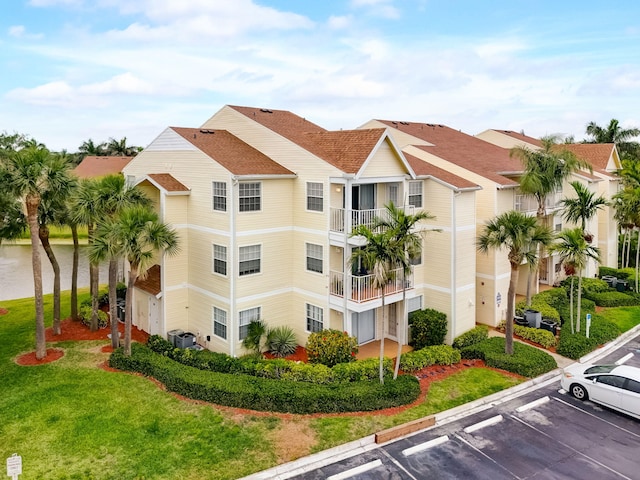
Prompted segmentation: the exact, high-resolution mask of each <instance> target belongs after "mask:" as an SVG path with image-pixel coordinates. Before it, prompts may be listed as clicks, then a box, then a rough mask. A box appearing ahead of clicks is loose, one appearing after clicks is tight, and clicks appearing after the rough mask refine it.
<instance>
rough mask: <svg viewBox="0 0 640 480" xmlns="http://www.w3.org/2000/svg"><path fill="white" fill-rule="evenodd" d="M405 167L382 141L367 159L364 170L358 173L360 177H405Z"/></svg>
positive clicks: (387, 144) (386, 143) (389, 145)
mask: <svg viewBox="0 0 640 480" xmlns="http://www.w3.org/2000/svg"><path fill="white" fill-rule="evenodd" d="M406 173H407V168H406V166H405V165H404V164H403V163H402V161H401V160H400V157H399V156H398V155H397V154H396V152H395V150H394V149H393V148H392V146H391V144H390V143H389V142H388V141H384V142H383V143H382V144H381V145H380V147H379V148H378V149H377V150H376V151H375V152H374V154H373V156H372V157H371V158H369V160H368V161H367V163H366V165H365V166H364V170H363V171H362V172H360V175H361V176H362V177H383V176H394V175H405V174H406Z"/></svg>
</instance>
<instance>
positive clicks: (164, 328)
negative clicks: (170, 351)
mask: <svg viewBox="0 0 640 480" xmlns="http://www.w3.org/2000/svg"><path fill="white" fill-rule="evenodd" d="M166 201H167V195H166V194H163V193H162V192H160V218H161V219H162V221H163V222H164V221H165V218H164V214H165V212H166ZM166 258H167V257H166V255H165V252H164V251H163V252H162V261H161V263H160V294H161V297H160V298H158V301H159V302H160V312H158V315H160V320H161V321H162V326H161V327H160V332H161V333H162V336H163V337H165V338H166V336H167V322H166V318H164V302H165V295H164V289H165V288H166V283H165V277H166V271H167V269H166V268H165V267H166V265H165V260H166ZM156 298H157V297H156ZM188 304H189V302H188V301H187V305H188ZM147 308H149V307H147ZM187 325H189V310H187ZM149 330H151V324H149Z"/></svg>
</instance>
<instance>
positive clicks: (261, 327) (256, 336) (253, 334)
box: [242, 320, 267, 354]
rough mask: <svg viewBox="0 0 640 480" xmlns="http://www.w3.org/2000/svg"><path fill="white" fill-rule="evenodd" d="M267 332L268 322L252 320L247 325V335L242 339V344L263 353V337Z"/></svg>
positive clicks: (255, 351)
mask: <svg viewBox="0 0 640 480" xmlns="http://www.w3.org/2000/svg"><path fill="white" fill-rule="evenodd" d="M266 333H267V324H266V323H264V321H262V320H251V322H249V325H248V327H247V336H246V337H244V340H242V346H243V347H244V348H246V349H247V350H253V352H254V353H258V354H261V353H262V341H263V337H264V336H265V335H266Z"/></svg>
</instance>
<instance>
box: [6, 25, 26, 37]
mask: <svg viewBox="0 0 640 480" xmlns="http://www.w3.org/2000/svg"><path fill="white" fill-rule="evenodd" d="M24 32H25V28H24V25H13V26H11V27H9V31H8V33H9V35H10V36H12V37H22V36H23V35H24Z"/></svg>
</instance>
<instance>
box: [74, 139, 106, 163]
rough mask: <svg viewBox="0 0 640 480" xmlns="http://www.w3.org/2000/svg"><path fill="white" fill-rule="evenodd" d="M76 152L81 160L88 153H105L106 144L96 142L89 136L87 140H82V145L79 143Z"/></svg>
mask: <svg viewBox="0 0 640 480" xmlns="http://www.w3.org/2000/svg"><path fill="white" fill-rule="evenodd" d="M78 153H79V156H80V159H81V160H82V159H83V158H84V157H86V156H89V155H96V156H100V155H106V154H107V151H106V145H105V144H104V143H99V144H96V143H94V141H93V140H92V139H91V138H90V139H89V140H86V141H84V142H82V145H80V147H79V148H78Z"/></svg>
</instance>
